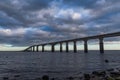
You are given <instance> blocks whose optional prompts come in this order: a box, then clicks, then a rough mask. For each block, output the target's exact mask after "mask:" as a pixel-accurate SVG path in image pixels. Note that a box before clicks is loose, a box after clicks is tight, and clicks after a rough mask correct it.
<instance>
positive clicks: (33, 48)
mask: <svg viewBox="0 0 120 80" xmlns="http://www.w3.org/2000/svg"><path fill="white" fill-rule="evenodd" d="M117 36H120V32H115V33H108V34H101V35H96V36H88V37H83V38H76V39H70V40H63V41H57V42H51V43H44V44H38V45H32V46H30V47H28V48H27V49H25V50H24V51H32V52H39V46H41V47H42V50H41V51H42V52H45V46H46V45H51V52H54V51H55V45H56V44H60V52H63V47H62V44H63V43H66V52H69V46H68V44H69V42H73V43H74V44H73V48H74V49H73V50H74V52H77V45H76V42H77V41H84V52H85V53H88V43H87V42H88V40H92V39H98V40H99V49H100V53H104V38H108V37H117Z"/></svg>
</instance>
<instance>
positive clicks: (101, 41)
mask: <svg viewBox="0 0 120 80" xmlns="http://www.w3.org/2000/svg"><path fill="white" fill-rule="evenodd" d="M99 46H100V53H104V43H103V38H99Z"/></svg>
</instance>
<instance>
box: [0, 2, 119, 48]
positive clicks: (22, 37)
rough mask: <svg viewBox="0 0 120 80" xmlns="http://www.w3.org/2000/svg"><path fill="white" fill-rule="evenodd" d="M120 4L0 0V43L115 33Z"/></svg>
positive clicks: (24, 44)
mask: <svg viewBox="0 0 120 80" xmlns="http://www.w3.org/2000/svg"><path fill="white" fill-rule="evenodd" d="M119 5H120V1H119V0H116V1H114V0H4V1H3V0H0V43H1V44H2V43H5V44H11V45H13V46H26V45H32V44H33V43H34V42H35V41H36V40H39V41H40V42H39V43H42V42H50V41H57V40H64V39H72V38H78V37H84V36H91V35H97V34H101V33H109V32H117V31H120V27H119V25H120V21H119V18H120V7H119ZM8 39H9V40H8ZM36 43H37V42H36Z"/></svg>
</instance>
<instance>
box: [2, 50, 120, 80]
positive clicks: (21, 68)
mask: <svg viewBox="0 0 120 80" xmlns="http://www.w3.org/2000/svg"><path fill="white" fill-rule="evenodd" d="M106 59H107V60H109V63H105V60H106ZM117 67H118V68H120V51H105V53H104V54H100V53H99V51H89V53H87V54H86V53H84V52H82V51H80V52H78V53H73V52H69V53H65V52H64V53H60V52H55V53H52V52H44V53H42V52H0V78H1V77H3V76H13V75H16V74H18V75H21V76H22V77H24V78H35V77H38V76H39V77H40V76H42V75H44V74H47V75H49V76H50V77H65V76H75V75H80V74H81V73H88V72H91V71H95V70H105V69H109V68H117Z"/></svg>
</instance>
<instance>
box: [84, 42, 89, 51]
mask: <svg viewBox="0 0 120 80" xmlns="http://www.w3.org/2000/svg"><path fill="white" fill-rule="evenodd" d="M84 52H85V53H88V44H87V40H84Z"/></svg>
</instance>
